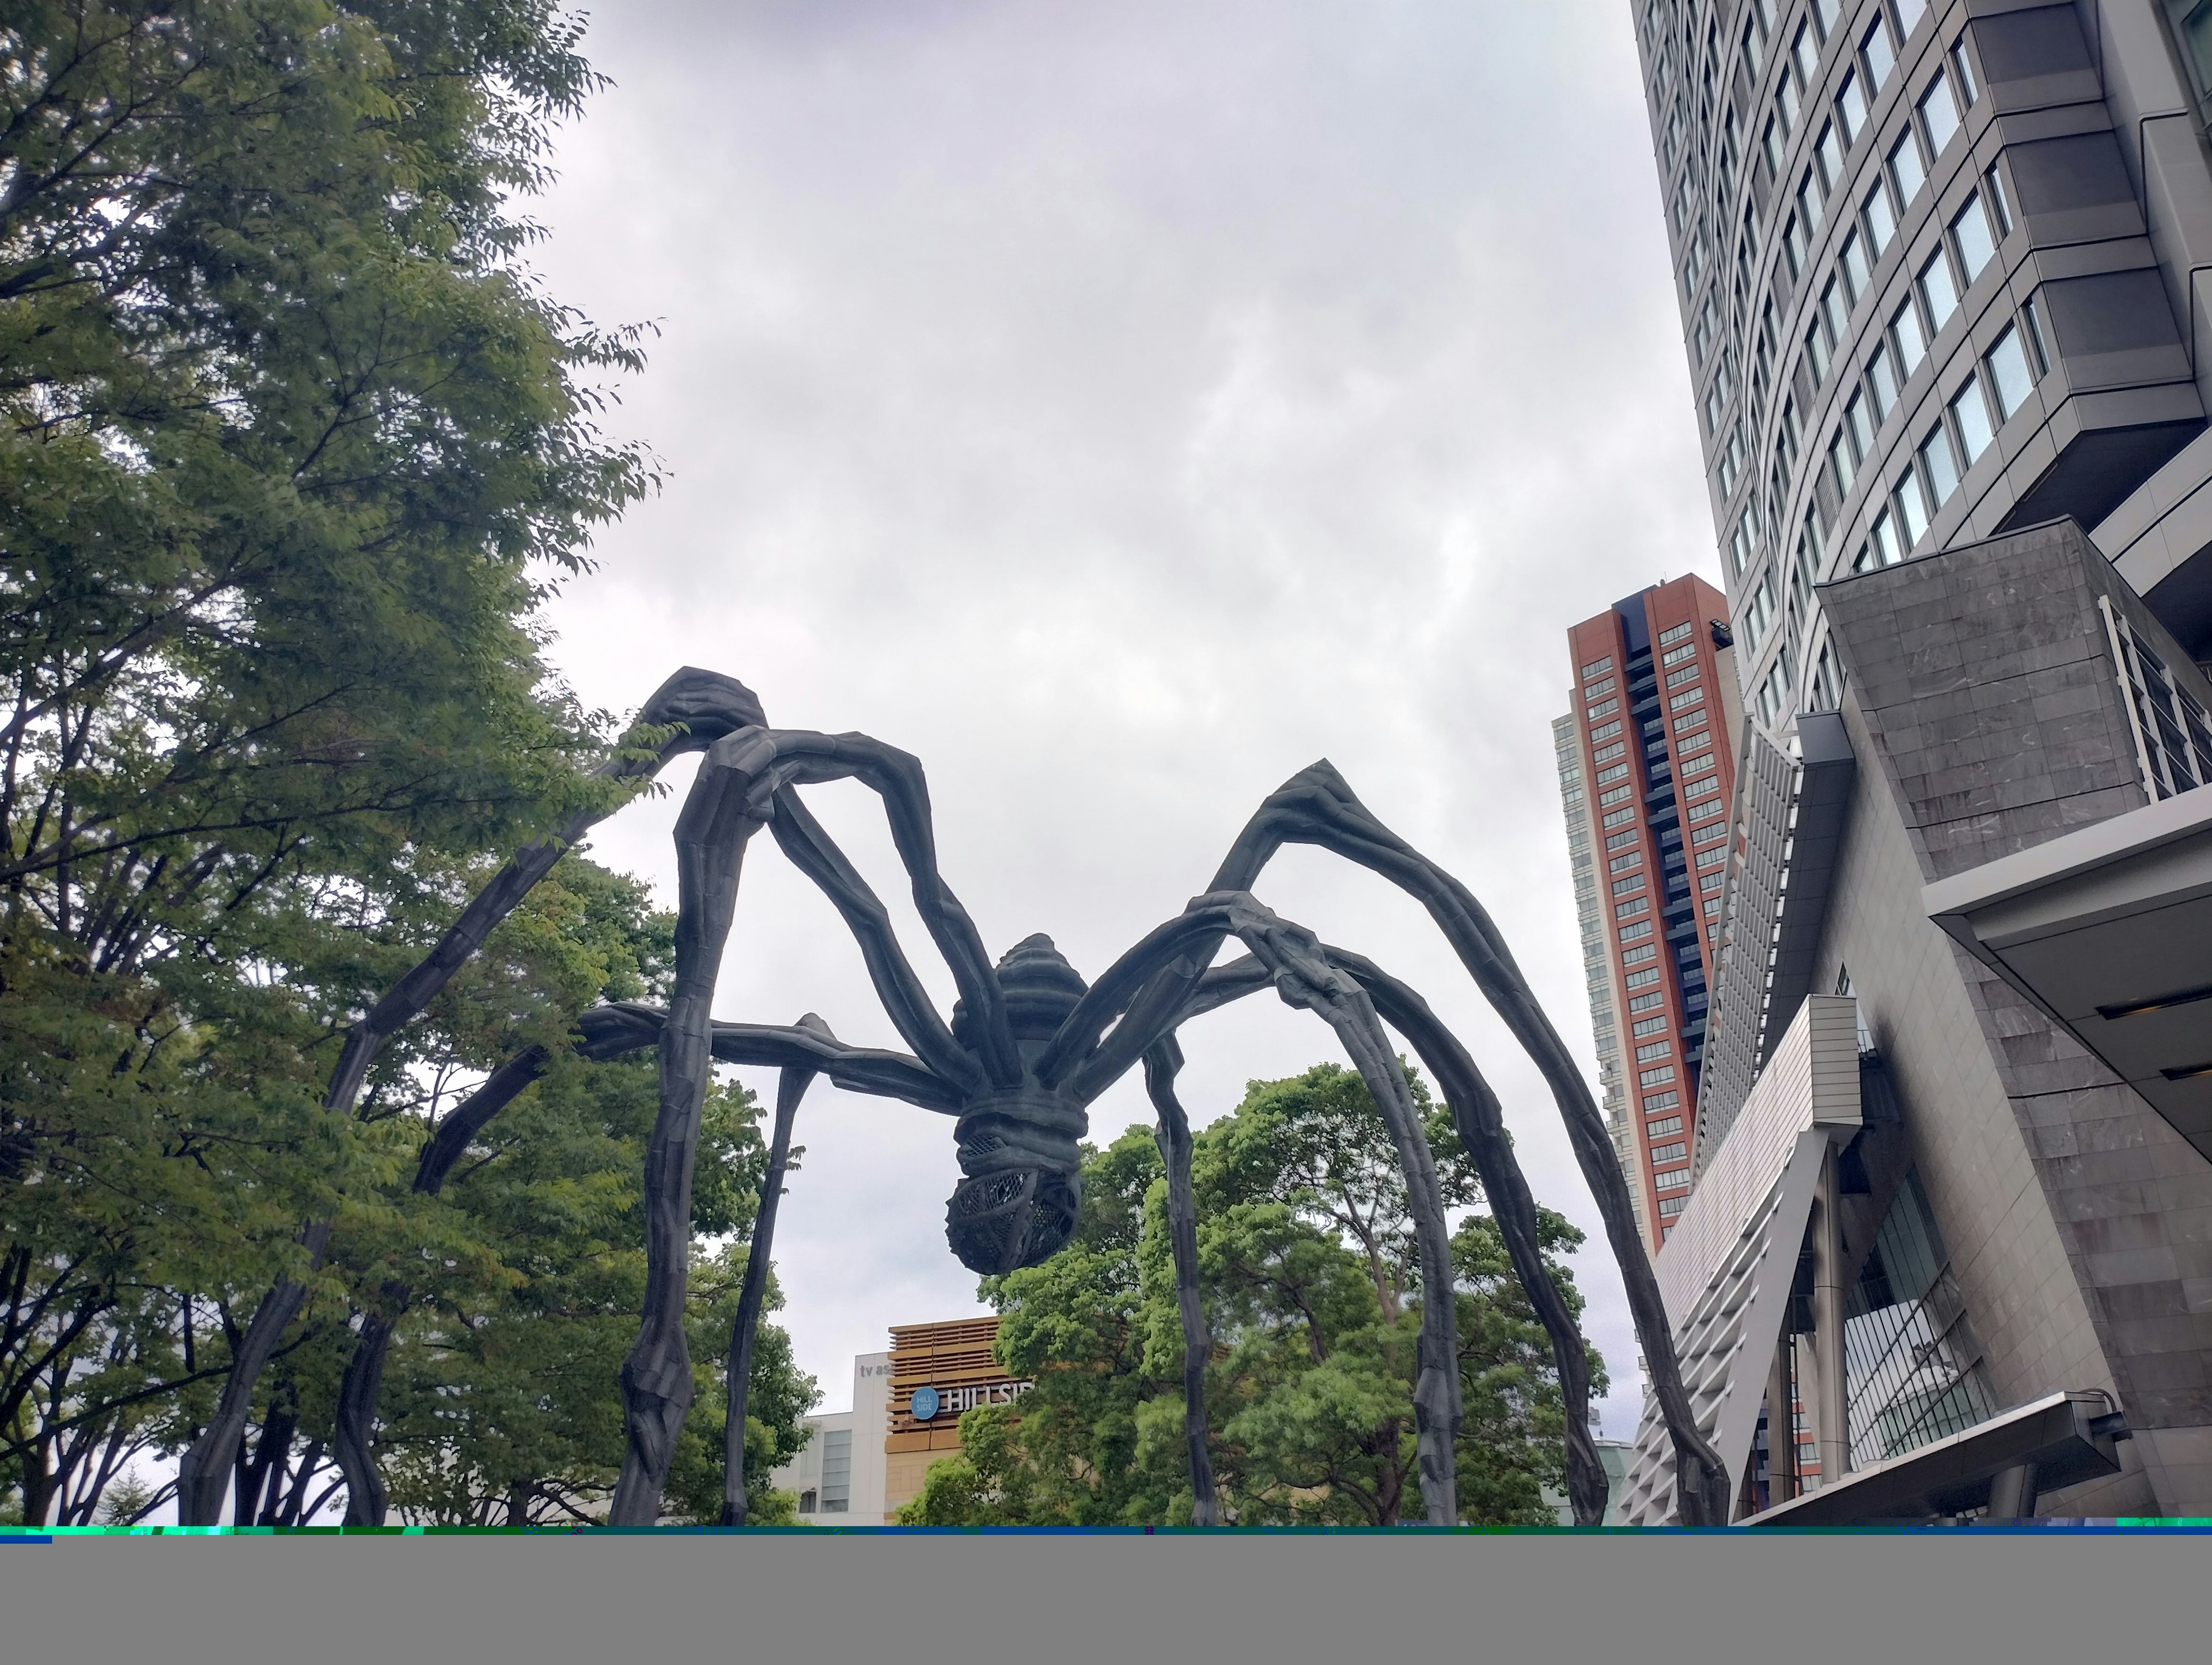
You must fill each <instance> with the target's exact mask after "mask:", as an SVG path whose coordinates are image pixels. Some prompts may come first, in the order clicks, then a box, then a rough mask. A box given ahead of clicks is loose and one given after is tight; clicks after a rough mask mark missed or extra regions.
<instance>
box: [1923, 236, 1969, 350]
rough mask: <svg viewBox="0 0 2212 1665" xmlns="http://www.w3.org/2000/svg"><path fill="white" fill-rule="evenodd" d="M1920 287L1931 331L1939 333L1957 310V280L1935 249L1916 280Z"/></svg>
mask: <svg viewBox="0 0 2212 1665" xmlns="http://www.w3.org/2000/svg"><path fill="white" fill-rule="evenodd" d="M1916 281H1917V283H1918V284H1919V286H1920V300H1921V302H1922V304H1923V305H1924V306H1925V307H1927V308H1928V323H1929V328H1930V330H1931V331H1942V327H1943V326H1944V325H1946V324H1948V323H1949V322H1950V321H1951V314H1952V313H1955V312H1957V311H1958V310H1959V284H1958V280H1957V279H1956V278H1954V277H1953V276H1951V263H1950V261H1949V260H1948V259H1947V258H1944V254H1943V251H1942V249H1940V248H1939V249H1937V250H1936V252H1935V253H1933V254H1931V255H1929V257H1928V261H1927V264H1925V265H1923V266H1922V267H1921V268H1920V276H1919V277H1918V278H1917V280H1916Z"/></svg>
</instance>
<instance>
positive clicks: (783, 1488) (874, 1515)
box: [769, 1352, 891, 1526]
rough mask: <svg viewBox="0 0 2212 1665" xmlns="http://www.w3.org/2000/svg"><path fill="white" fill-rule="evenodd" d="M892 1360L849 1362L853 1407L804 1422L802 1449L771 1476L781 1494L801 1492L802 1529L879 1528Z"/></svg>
mask: <svg viewBox="0 0 2212 1665" xmlns="http://www.w3.org/2000/svg"><path fill="white" fill-rule="evenodd" d="M890 1385H891V1356H890V1354H889V1353H887V1352H868V1353H862V1354H861V1355H860V1357H859V1358H855V1359H854V1361H853V1408H852V1409H851V1410H849V1411H829V1412H826V1413H823V1414H820V1415H817V1416H811V1417H808V1418H807V1419H806V1426H807V1429H808V1430H809V1431H810V1432H811V1434H812V1436H813V1437H812V1438H811V1439H810V1440H809V1441H808V1442H807V1444H806V1449H805V1450H803V1451H801V1452H800V1453H799V1455H797V1456H796V1457H794V1458H793V1459H792V1460H791V1461H789V1462H787V1463H786V1464H785V1465H784V1466H783V1467H782V1468H779V1469H777V1470H775V1473H773V1474H770V1475H769V1485H771V1486H775V1488H776V1490H778V1491H779V1492H797V1493H798V1494H799V1524H800V1525H802V1526H881V1525H883V1524H884V1431H885V1429H886V1428H888V1427H889V1425H890Z"/></svg>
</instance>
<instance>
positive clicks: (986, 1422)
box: [902, 1064, 1604, 1525]
mask: <svg viewBox="0 0 2212 1665" xmlns="http://www.w3.org/2000/svg"><path fill="white" fill-rule="evenodd" d="M1408 1079H1409V1080H1410V1081H1411V1082H1412V1084H1413V1090H1414V1098H1415V1102H1416V1104H1417V1106H1418V1107H1419V1109H1420V1111H1421V1112H1422V1115H1423V1116H1424V1119H1425V1127H1426V1130H1427V1133H1428V1138H1429V1141H1430V1144H1431V1148H1432V1149H1433V1150H1434V1152H1435V1153H1436V1158H1437V1170H1438V1177H1439V1180H1440V1182H1442V1184H1443V1189H1444V1195H1445V1198H1446V1200H1447V1202H1448V1203H1449V1204H1451V1205H1453V1206H1460V1207H1469V1208H1470V1209H1471V1206H1472V1205H1474V1204H1476V1203H1477V1202H1479V1200H1480V1185H1479V1183H1478V1182H1477V1179H1476V1176H1475V1175H1474V1169H1473V1164H1471V1163H1470V1162H1469V1160H1468V1158H1467V1156H1466V1154H1465V1152H1464V1151H1463V1150H1462V1148H1461V1147H1460V1145H1459V1143H1458V1140H1457V1139H1456V1137H1455V1135H1454V1133H1452V1131H1451V1126H1450V1121H1449V1117H1448V1116H1446V1115H1443V1114H1442V1113H1440V1111H1439V1110H1438V1109H1437V1107H1436V1106H1435V1105H1434V1104H1433V1103H1431V1100H1430V1097H1429V1095H1428V1093H1427V1091H1426V1089H1425V1085H1423V1083H1422V1082H1421V1080H1420V1079H1419V1076H1418V1075H1417V1074H1414V1073H1412V1072H1410V1071H1409V1072H1408ZM1083 1178H1084V1217H1083V1220H1082V1223H1081V1225H1080V1226H1079V1230H1078V1231H1077V1234H1076V1237H1075V1239H1074V1241H1073V1243H1071V1244H1070V1246H1069V1247H1068V1248H1067V1249H1066V1250H1064V1251H1063V1252H1062V1253H1061V1254H1060V1255H1057V1256H1055V1257H1054V1259H1053V1260H1051V1261H1047V1262H1046V1263H1045V1264H1044V1265H1042V1266H1039V1267H1030V1268H1027V1269H1025V1270H1024V1271H1021V1272H1017V1273H1012V1274H1011V1275H1009V1276H1007V1277H1006V1278H1003V1279H986V1280H985V1284H984V1294H985V1297H986V1298H987V1299H989V1300H990V1301H991V1302H992V1303H993V1304H994V1306H996V1307H997V1308H998V1309H999V1311H1000V1315H1001V1316H1000V1332H999V1344H998V1346H999V1356H1000V1362H1001V1363H1002V1364H1004V1365H1005V1366H1006V1368H1007V1369H1008V1370H1010V1371H1012V1373H1013V1374H1015V1375H1016V1376H1025V1377H1033V1378H1034V1379H1035V1380H1036V1384H1037V1385H1036V1388H1035V1389H1033V1390H1032V1391H1031V1392H1030V1393H1029V1394H1027V1395H1024V1397H1023V1398H1022V1399H1021V1400H1020V1401H1018V1404H1017V1405H1015V1406H991V1407H981V1408H978V1409H975V1410H973V1411H970V1412H969V1413H966V1414H965V1415H964V1416H963V1417H962V1419H961V1424H960V1427H961V1440H962V1448H963V1449H962V1451H961V1454H960V1455H959V1456H957V1457H956V1458H953V1459H951V1460H949V1461H945V1462H941V1463H939V1464H938V1465H937V1466H936V1467H935V1468H933V1469H932V1470H931V1472H930V1474H929V1475H928V1478H927V1484H926V1485H925V1487H924V1489H923V1491H922V1492H921V1494H920V1495H919V1496H918V1497H916V1498H915V1499H914V1501H913V1502H912V1503H911V1504H908V1507H907V1510H906V1511H905V1512H904V1514H903V1515H902V1519H905V1520H908V1521H909V1522H914V1523H916V1524H946V1525H951V1524H977V1525H987V1524H1020V1523H1033V1524H1071V1525H1077V1524H1108V1523H1121V1524H1146V1525H1168V1524H1178V1523H1181V1522H1185V1521H1188V1518H1189V1512H1190V1505H1191V1495H1190V1484H1189V1476H1188V1469H1187V1466H1186V1458H1185V1455H1184V1450H1183V1442H1182V1326H1181V1322H1180V1319H1179V1317H1178V1315H1177V1311H1176V1300H1175V1276H1174V1267H1173V1265H1172V1261H1171V1256H1170V1250H1169V1247H1168V1237H1167V1220H1166V1190H1167V1185H1166V1177H1165V1174H1164V1170H1163V1169H1162V1166H1161V1163H1160V1158H1159V1155H1158V1151H1157V1149H1156V1148H1155V1146H1154V1144H1153V1140H1152V1135H1151V1134H1150V1133H1149V1132H1148V1131H1147V1130H1146V1129H1143V1128H1133V1129H1132V1130H1130V1131H1129V1132H1128V1133H1124V1134H1123V1135H1122V1136H1121V1138H1120V1139H1116V1140H1115V1142H1114V1143H1113V1144H1112V1145H1109V1146H1108V1147H1107V1148H1106V1149H1104V1150H1103V1151H1099V1150H1089V1151H1086V1152H1085V1166H1084V1176H1083ZM1192 1178H1193V1186H1194V1192H1195V1194H1196V1197H1197V1201H1198V1240H1199V1256H1200V1294H1201V1297H1202V1298H1203V1300H1204V1302H1205V1305H1206V1316H1207V1318H1208V1321H1209V1323H1210V1325H1211V1327H1212V1332H1213V1337H1214V1346H1215V1352H1214V1357H1213V1358H1212V1362H1211V1364H1209V1367H1208V1369H1207V1371H1206V1404H1207V1411H1208V1417H1209V1426H1210V1429H1211V1434H1212V1447H1211V1449H1212V1458H1213V1463H1214V1471H1215V1480H1216V1484H1217V1486H1218V1488H1219V1491H1220V1495H1221V1499H1222V1503H1223V1506H1224V1510H1225V1517H1226V1518H1228V1519H1230V1520H1233V1521H1235V1522H1239V1523H1243V1524H1247V1525H1260V1524H1340V1525H1351V1524H1373V1525H1388V1524H1392V1523H1395V1522H1397V1521H1399V1520H1401V1518H1405V1517H1406V1516H1407V1512H1408V1511H1411V1512H1412V1513H1413V1514H1415V1515H1418V1513H1419V1484H1418V1470H1417V1468H1416V1465H1415V1460H1414V1431H1413V1377H1414V1370H1415V1340H1416V1337H1417V1335H1418V1334H1419V1328H1420V1303H1421V1302H1422V1301H1424V1300H1425V1299H1427V1298H1429V1294H1430V1292H1429V1291H1425V1290H1424V1289H1422V1288H1421V1286H1420V1277H1419V1256H1418V1255H1417V1253H1416V1252H1415V1246H1414V1241H1413V1224H1412V1220H1411V1218H1410V1216H1409V1213H1408V1212H1407V1206H1406V1200H1405V1188H1404V1182H1403V1179H1402V1177H1401V1175H1400V1172H1399V1170H1398V1165H1397V1160H1396V1156H1395V1148H1394V1146H1393V1145H1392V1144H1391V1141H1390V1139H1389V1133H1388V1131H1387V1129H1386V1128H1385V1127H1384V1126H1383V1120H1382V1117H1381V1115H1379V1114H1378V1113H1377V1111H1376V1108H1375V1105H1374V1102H1373V1100H1372V1099H1371V1098H1370V1097H1369V1096H1368V1094H1367V1091H1366V1089H1365V1087H1364V1085H1362V1084H1361V1082H1360V1080H1359V1078H1358V1075H1357V1074H1355V1073H1352V1072H1351V1071H1349V1070H1346V1069H1344V1068H1342V1067H1340V1066H1336V1065H1330V1064H1324V1065H1320V1066H1316V1067H1315V1068H1313V1069H1311V1070H1309V1071H1308V1072H1306V1073H1305V1074H1304V1075H1302V1076H1298V1077H1295V1078H1293V1079H1289V1080H1285V1081H1275V1082H1254V1083H1252V1084H1251V1085H1250V1086H1249V1089H1248V1091H1247V1092H1246V1095H1245V1097H1244V1099H1243V1102H1242V1103H1239V1104H1238V1105H1237V1108H1236V1109H1235V1110H1234V1111H1232V1112H1231V1114H1230V1115H1226V1116H1224V1117H1223V1118H1221V1119H1220V1120H1219V1121H1216V1122H1214V1123H1213V1124H1212V1126H1211V1127H1206V1129H1204V1130H1203V1131H1202V1132H1200V1133H1199V1134H1198V1135H1197V1136H1196V1139H1195V1140H1194V1151H1193V1156H1192ZM1539 1224H1540V1231H1541V1240H1542V1243H1543V1246H1544V1249H1545V1254H1546V1257H1547V1264H1548V1265H1549V1266H1550V1267H1551V1271H1552V1276H1553V1279H1554V1280H1555V1282H1556V1283H1557V1284H1558V1285H1559V1287H1560V1289H1561V1290H1562V1291H1563V1292H1564V1293H1565V1296H1566V1297H1567V1299H1568V1302H1569V1303H1570V1304H1571V1306H1573V1307H1574V1308H1576V1309H1577V1310H1579V1309H1580V1306H1581V1297H1580V1296H1579V1294H1578V1293H1577V1291H1576V1290H1575V1287H1574V1282H1573V1278H1572V1274H1571V1273H1570V1272H1569V1271H1568V1269H1567V1268H1566V1267H1565V1264H1564V1257H1565V1255H1568V1254H1571V1252H1572V1250H1573V1249H1575V1248H1576V1247H1577V1245H1578V1244H1579V1243H1581V1242H1582V1234H1581V1233H1580V1232H1578V1231H1576V1229H1575V1228H1574V1227H1573V1226H1571V1225H1570V1224H1567V1222H1566V1221H1565V1220H1564V1219H1563V1218H1560V1217H1559V1216H1558V1215H1557V1214H1553V1213H1551V1212H1549V1211H1540V1213H1539ZM1452 1262H1453V1267H1454V1271H1455V1288H1454V1290H1453V1298H1454V1299H1455V1301H1456V1302H1457V1303H1458V1317H1459V1333H1460V1377H1461V1387H1462V1394H1463V1395H1464V1397H1465V1400H1466V1406H1467V1419H1466V1422H1465V1424H1464V1425H1463V1426H1462V1431H1461V1436H1460V1441H1459V1447H1458V1452H1457V1455H1458V1467H1459V1488H1460V1497H1459V1503H1460V1511H1461V1517H1462V1519H1463V1520H1467V1521H1469V1522H1498V1523H1514V1522H1530V1523H1548V1522H1550V1521H1551V1520H1552V1519H1553V1516H1552V1513H1551V1510H1550V1509H1549V1508H1548V1506H1547V1505H1546V1504H1545V1503H1544V1502H1543V1500H1542V1491H1543V1488H1544V1487H1546V1486H1553V1487H1555V1488H1556V1487H1560V1486H1563V1483H1564V1480H1565V1461H1566V1454H1565V1412H1564V1407H1563V1405H1562V1403H1561V1400H1560V1395H1559V1382H1558V1376H1557V1371H1556V1370H1555V1369H1554V1367H1553V1363H1552V1359H1551V1352H1550V1347H1549V1343H1548V1340H1547V1336H1546V1335H1545V1333H1544V1330H1543V1328H1542V1326H1541V1324H1540V1323H1539V1322H1538V1321H1537V1319H1536V1316H1535V1313H1534V1310H1533V1309H1532V1308H1531V1307H1530V1305H1529V1304H1528V1298H1527V1297H1526V1295H1525V1294H1524V1293H1523V1292H1522V1289H1521V1287H1520V1285H1519V1283H1518V1281H1517V1280H1516V1279H1515V1277H1514V1275H1513V1272H1512V1268H1511V1266H1510V1262H1509V1261H1508V1260H1507V1257H1506V1254H1505V1249H1504V1242H1503V1240H1502V1239H1501V1237H1500V1236H1499V1233H1498V1227H1497V1224H1496V1222H1495V1221H1494V1220H1492V1218H1490V1217H1489V1216H1488V1215H1486V1214H1484V1213H1481V1212H1468V1213H1466V1214H1465V1215H1464V1217H1463V1218H1462V1221H1461V1223H1460V1224H1459V1226H1458V1228H1457V1230H1456V1231H1455V1233H1454V1236H1453V1239H1452ZM1591 1362H1592V1366H1593V1370H1594V1374H1595V1379H1596V1381H1597V1382H1598V1383H1599V1384H1600V1387H1601V1389H1602V1382H1603V1380H1604V1376H1603V1369H1602V1364H1601V1361H1600V1360H1598V1359H1597V1358H1595V1355H1593V1358H1592V1361H1591Z"/></svg>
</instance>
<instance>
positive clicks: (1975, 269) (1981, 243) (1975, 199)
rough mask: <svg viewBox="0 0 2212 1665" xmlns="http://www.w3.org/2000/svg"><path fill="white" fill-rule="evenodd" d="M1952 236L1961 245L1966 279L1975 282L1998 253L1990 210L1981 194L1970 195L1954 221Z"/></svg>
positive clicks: (1960, 250)
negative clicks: (1984, 204) (1991, 227)
mask: <svg viewBox="0 0 2212 1665" xmlns="http://www.w3.org/2000/svg"><path fill="white" fill-rule="evenodd" d="M1951 235H1952V237H1953V238H1954V240H1956V242H1957V244H1958V246H1959V264H1960V265H1961V266H1963V267H1964V268H1965V269H1966V281H1967V282H1968V283H1972V282H1973V281H1974V280H1975V279H1976V278H1977V277H1979V276H1981V275H1982V272H1983V270H1984V268H1985V267H1986V266H1988V264H1990V260H1991V259H1992V258H1994V257H1995V256H1996V252H1997V244H1996V237H1995V236H1994V235H1993V234H1991V232H1990V216H1989V210H1987V209H1985V208H1984V207H1983V206H1982V199H1981V197H1980V196H1979V195H1978V194H1977V195H1974V196H1972V197H1967V198H1966V206H1965V207H1964V208H1962V209H1960V210H1959V214H1958V217H1957V218H1956V219H1954V220H1953V221H1952V222H1951Z"/></svg>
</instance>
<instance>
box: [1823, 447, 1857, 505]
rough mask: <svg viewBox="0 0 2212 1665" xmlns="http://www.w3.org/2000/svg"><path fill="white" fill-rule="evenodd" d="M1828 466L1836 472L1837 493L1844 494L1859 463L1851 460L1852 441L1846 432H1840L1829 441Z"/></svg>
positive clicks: (1855, 474)
mask: <svg viewBox="0 0 2212 1665" xmlns="http://www.w3.org/2000/svg"><path fill="white" fill-rule="evenodd" d="M1828 466H1829V468H1830V469H1831V470H1832V471H1834V473H1835V477H1836V495H1838V496H1842V495H1845V494H1847V493H1848V492H1849V491H1850V489H1851V481H1852V480H1853V479H1854V478H1855V477H1857V473H1858V465H1857V464H1855V463H1854V462H1852V460H1851V447H1850V440H1849V438H1848V436H1846V435H1845V434H1841V433H1838V434H1837V435H1836V437H1835V438H1834V439H1832V440H1831V441H1829V442H1828Z"/></svg>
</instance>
